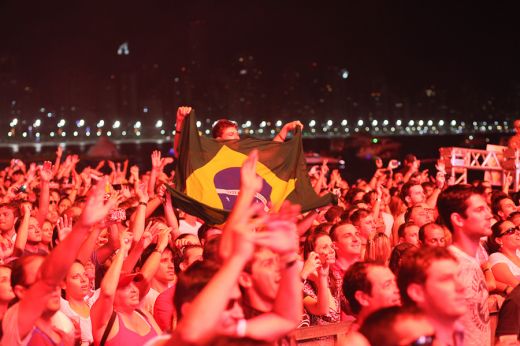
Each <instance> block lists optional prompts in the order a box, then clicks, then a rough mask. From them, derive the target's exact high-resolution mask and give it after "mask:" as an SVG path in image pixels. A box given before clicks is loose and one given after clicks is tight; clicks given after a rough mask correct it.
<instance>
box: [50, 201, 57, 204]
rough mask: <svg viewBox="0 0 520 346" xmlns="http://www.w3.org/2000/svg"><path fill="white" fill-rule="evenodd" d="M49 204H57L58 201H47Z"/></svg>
mask: <svg viewBox="0 0 520 346" xmlns="http://www.w3.org/2000/svg"><path fill="white" fill-rule="evenodd" d="M49 204H58V201H49Z"/></svg>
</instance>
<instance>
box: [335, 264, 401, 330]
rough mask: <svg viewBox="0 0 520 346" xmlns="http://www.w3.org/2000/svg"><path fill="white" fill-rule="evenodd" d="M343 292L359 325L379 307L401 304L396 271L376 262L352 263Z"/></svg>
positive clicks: (346, 275) (344, 279) (346, 274)
mask: <svg viewBox="0 0 520 346" xmlns="http://www.w3.org/2000/svg"><path fill="white" fill-rule="evenodd" d="M343 294H344V295H345V298H347V301H348V303H349V305H350V309H351V310H352V312H353V313H354V314H355V315H356V317H357V321H356V324H357V325H360V324H362V323H363V321H364V319H365V318H366V317H367V316H368V315H370V314H371V313H372V312H374V311H376V310H378V309H381V308H384V307H387V306H393V305H400V304H401V298H400V296H399V289H398V288H397V284H396V282H395V275H394V273H392V271H391V270H390V269H388V267H385V266H382V265H380V264H376V263H367V262H357V263H354V264H353V265H351V266H350V268H349V269H348V270H347V272H346V273H345V277H344V278H343Z"/></svg>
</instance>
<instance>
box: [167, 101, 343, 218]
mask: <svg viewBox="0 0 520 346" xmlns="http://www.w3.org/2000/svg"><path fill="white" fill-rule="evenodd" d="M180 135H181V136H182V137H181V140H180V142H179V148H178V150H179V159H178V161H177V167H176V171H175V188H173V187H168V190H169V192H170V193H171V194H172V197H173V198H172V201H173V205H174V206H175V207H177V208H180V209H181V210H184V211H185V212H187V213H188V214H191V215H194V216H197V217H199V218H201V219H203V220H204V221H206V222H207V223H209V224H221V223H224V222H225V220H226V218H227V216H228V215H229V212H230V211H231V209H232V208H233V205H234V203H235V201H236V198H237V196H238V192H239V189H240V168H241V166H242V163H243V162H244V160H245V159H246V158H247V156H248V154H249V153H250V152H251V151H252V150H253V149H258V163H257V167H256V173H257V174H258V175H259V176H260V177H262V178H263V187H262V190H261V191H260V192H259V193H257V194H256V197H255V200H256V202H259V203H262V204H263V205H264V206H265V209H266V210H267V208H268V206H270V207H271V208H273V209H274V210H278V208H280V206H281V205H282V203H283V201H285V200H289V201H291V202H292V203H297V204H300V205H301V207H302V211H308V210H311V209H315V208H318V207H322V206H324V205H327V204H329V203H331V202H332V200H333V196H332V195H331V194H327V195H325V196H321V197H320V196H318V195H317V194H316V192H315V191H314V189H313V188H312V186H311V183H310V181H309V178H308V175H307V166H306V163H305V157H304V153H303V144H302V137H301V130H300V129H298V130H297V131H296V133H295V135H294V136H293V138H291V139H290V140H288V141H286V142H283V143H280V142H273V141H269V140H262V139H256V138H251V137H247V138H243V139H239V140H216V139H213V138H208V137H205V136H201V135H199V132H198V130H197V126H196V120H195V112H194V111H192V112H191V113H190V114H189V115H188V116H187V117H186V118H185V119H184V128H183V130H182V132H181V134H180Z"/></svg>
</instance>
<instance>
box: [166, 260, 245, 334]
mask: <svg viewBox="0 0 520 346" xmlns="http://www.w3.org/2000/svg"><path fill="white" fill-rule="evenodd" d="M218 269H219V267H218V266H217V265H215V264H210V263H207V262H205V261H204V262H200V261H199V262H196V263H194V264H193V265H192V266H190V267H189V268H188V269H187V270H186V271H185V272H182V273H180V274H179V279H178V281H177V284H176V288H175V295H174V297H173V301H174V305H175V310H176V312H177V316H178V319H179V321H180V320H182V318H183V316H184V315H185V314H186V313H187V311H188V310H189V307H190V303H191V302H192V301H193V300H194V299H195V297H197V295H198V294H199V293H200V292H201V291H202V290H203V289H204V287H206V285H207V284H208V283H209V282H210V280H211V279H212V278H213V276H214V275H215V274H216V273H217V271H218ZM241 298H242V294H241V292H240V289H239V286H238V285H235V286H234V288H233V290H232V291H231V292H230V297H229V302H228V305H227V309H226V310H225V311H224V313H223V314H222V315H221V317H220V320H219V323H218V324H219V328H217V329H216V330H217V331H221V330H224V329H225V327H226V326H230V325H236V323H237V322H238V321H239V320H241V319H243V318H244V310H243V309H242V306H241V305H240V300H241Z"/></svg>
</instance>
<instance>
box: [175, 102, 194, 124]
mask: <svg viewBox="0 0 520 346" xmlns="http://www.w3.org/2000/svg"><path fill="white" fill-rule="evenodd" d="M191 110H192V108H191V107H186V106H183V107H179V108H178V109H177V122H178V124H177V126H179V125H180V124H179V122H181V123H182V121H184V118H186V116H187V115H188V114H190V113H191ZM177 128H178V127H177Z"/></svg>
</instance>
